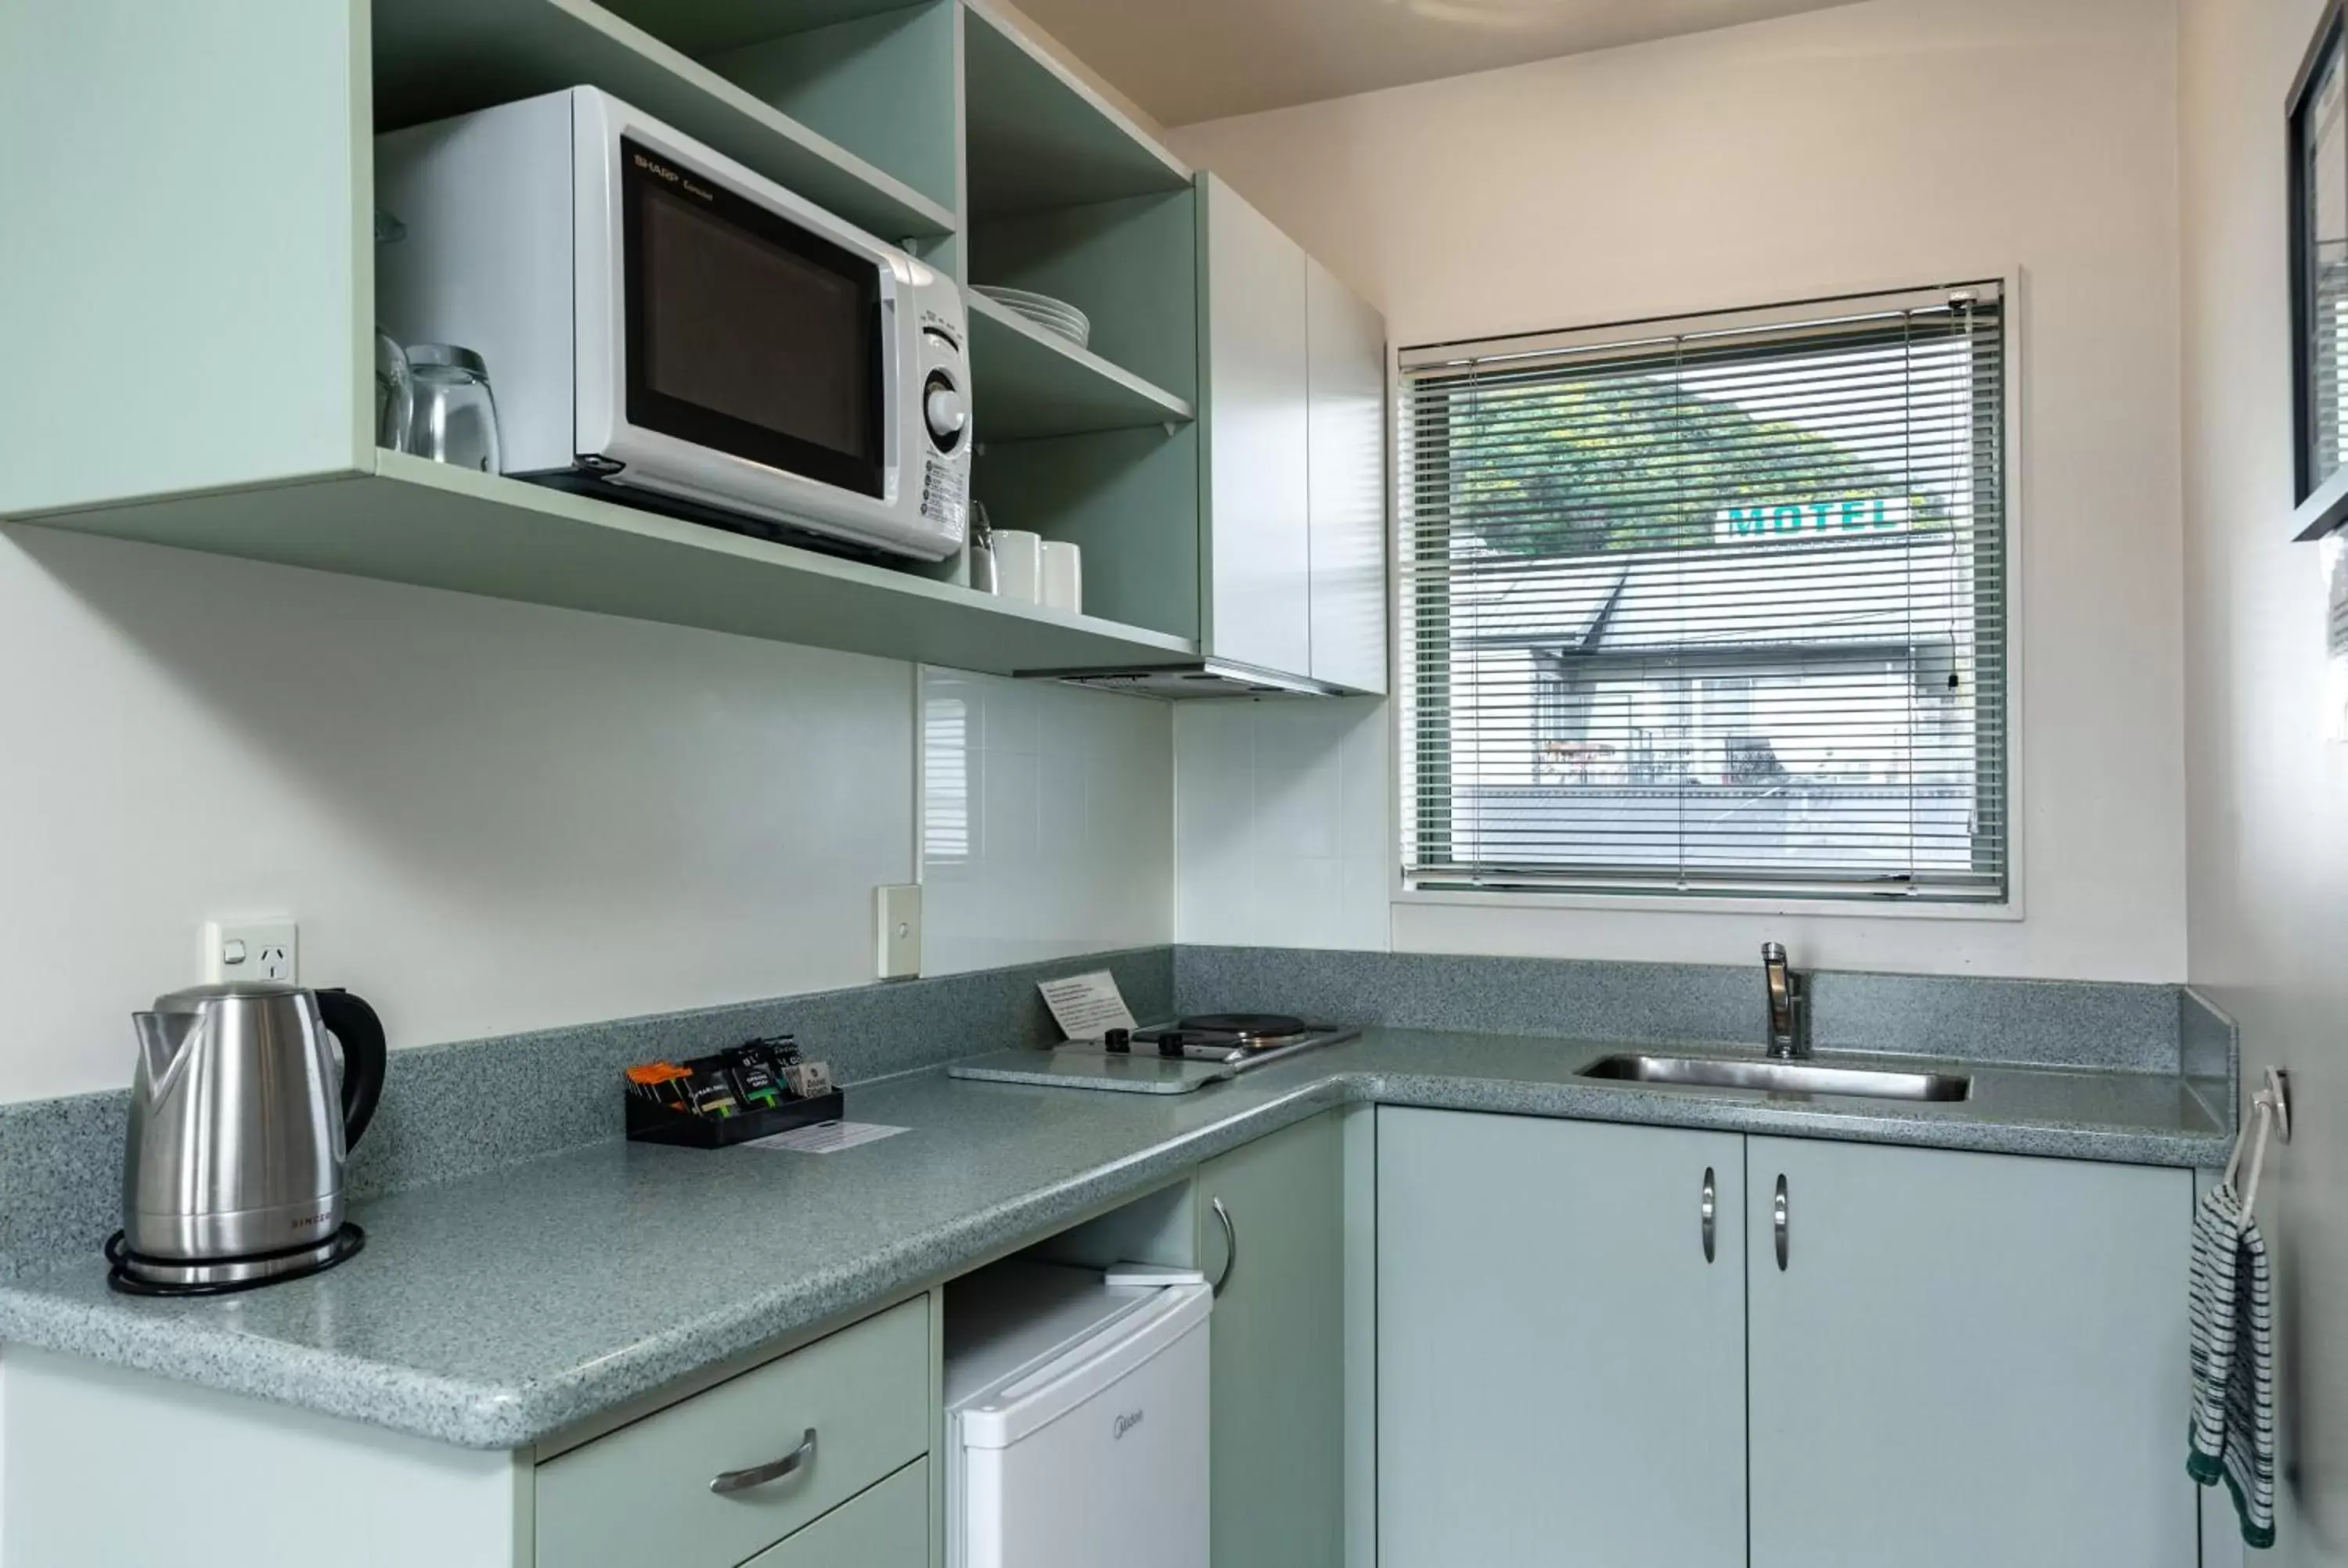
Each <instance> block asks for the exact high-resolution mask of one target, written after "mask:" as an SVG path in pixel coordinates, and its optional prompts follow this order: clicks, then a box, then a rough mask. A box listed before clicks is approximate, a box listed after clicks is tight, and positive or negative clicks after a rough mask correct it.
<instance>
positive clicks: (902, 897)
mask: <svg viewBox="0 0 2348 1568" xmlns="http://www.w3.org/2000/svg"><path fill="white" fill-rule="evenodd" d="M872 923H873V927H874V930H873V939H874V942H875V945H876V948H877V951H876V955H875V958H876V962H877V964H878V966H879V968H880V978H881V979H884V980H906V979H912V978H913V977H914V976H915V975H918V974H920V973H921V972H922V885H921V884H920V883H918V882H901V883H891V884H889V885H886V886H880V887H875V888H874V889H872Z"/></svg>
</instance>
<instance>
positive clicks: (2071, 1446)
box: [1746, 1138, 2199, 1568]
mask: <svg viewBox="0 0 2348 1568" xmlns="http://www.w3.org/2000/svg"><path fill="white" fill-rule="evenodd" d="M1747 1172H1748V1182H1747V1192H1746V1212H1747V1214H1748V1216H1749V1219H1748V1224H1749V1226H1750V1237H1751V1240H1750V1251H1749V1257H1750V1274H1751V1280H1752V1293H1751V1314H1752V1361H1753V1373H1752V1487H1753V1555H1752V1562H1753V1568H1879V1565H1880V1564H1884V1563H1899V1564H1900V1568H1982V1565H1984V1564H1991V1563H1995V1564H2000V1565H2002V1568H2024V1565H2033V1564H2044V1565H2045V1568H2086V1565H2100V1564H2106V1563H2109V1564H2115V1565H2116V1564H2120V1563H2127V1564H2128V1565H2129V1568H2192V1565H2193V1564H2194V1563H2197V1562H2198V1561H2199V1548H2198V1545H2197V1542H2196V1534H2195V1531H2196V1518H2197V1514H2196V1508H2197V1503H2196V1499H2195V1491H2194V1487H2193V1485H2192V1483H2191V1482H2190V1481H2188V1480H2187V1478H2186V1475H2185V1430H2186V1380H2185V1368H2186V1344H2185V1334H2186V1329H2185V1313H2184V1302H2185V1286H2186V1279H2185V1274H2186V1260H2187V1255H2188V1230H2189V1226H2190V1221H2191V1208H2192V1202H2193V1183H2192V1177H2191V1175H2190V1174H2189V1173H2187V1172H2184V1171H2165V1170H2146V1169H2139V1168H2136V1167H2131V1166H2125V1165H2106V1164H2090V1163H2076V1162H2069V1161H2057V1160H2028V1159H2018V1158H2013V1157H2010V1156H2004V1155H1993V1154H1970V1153H1944V1152H1941V1151H1937V1150H1924V1149H1892V1148H1879V1147H1871V1146H1868V1145H1863V1144H1854V1143H1811V1142H1804V1141H1797V1140H1790V1139H1780V1138H1755V1139H1752V1140H1751V1141H1750V1148H1749V1164H1748V1166H1747ZM1780 1177H1783V1178H1784V1180H1785V1183H1786V1209H1787V1258H1786V1266H1785V1268H1784V1269H1782V1270H1780V1269H1779V1268H1778V1266H1777V1264H1776V1251H1775V1245H1774V1238H1775V1224H1776V1219H1775V1214H1774V1212H1773V1210H1774V1205H1775V1203H1776V1184H1777V1182H1778V1180H1779V1178H1780Z"/></svg>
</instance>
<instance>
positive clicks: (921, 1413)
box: [537, 1296, 930, 1568]
mask: <svg viewBox="0 0 2348 1568" xmlns="http://www.w3.org/2000/svg"><path fill="white" fill-rule="evenodd" d="M929 1363H930V1324H929V1300H928V1298H927V1297H926V1296H924V1297H921V1298H919V1299H916V1300H912V1301H909V1302H906V1303H905V1304H904V1305H903V1306H901V1307H892V1308H891V1309H890V1310H889V1311H887V1312H884V1313H882V1314H880V1316H879V1317H868V1318H866V1319H865V1320H864V1321H863V1322H861V1323H859V1324H857V1325H856V1326H855V1327H851V1328H843V1329H841V1330H840V1331H839V1333H837V1334H834V1335H832V1336H831V1337H829V1338H828V1339H819V1340H817V1341H816V1342H815V1343H814V1344H812V1345H809V1346H808V1347H807V1348H805V1349H802V1350H798V1351H794V1352H793V1353H792V1354H790V1355H788V1356H786V1357H784V1358H781V1359H780V1360H778V1361H773V1362H769V1363H768V1364H767V1365H766V1366H764V1367H761V1368H758V1369H757V1370H756V1371H754V1372H746V1373H744V1374H743V1375H742V1376H740V1377H738V1378H734V1379H733V1380H732V1381H730V1382H726V1383H721V1384H719V1385H718V1386H717V1387H716V1388H714V1389H710V1390H709V1391H708V1392H706V1393H704V1394H696V1395H695V1396H694V1397H693V1398H692V1399H686V1400H685V1401H684V1402H683V1403H682V1404H677V1405H673V1406H671V1407H670V1408H669V1409H665V1410H663V1411H661V1412H660V1413H659V1414H658V1415H654V1416H647V1417H646V1418H645V1419H643V1420H641V1421H638V1422H636V1423H634V1424H633V1425H632V1426H627V1427H623V1428H622V1429H620V1430H618V1431H616V1432H613V1433H612V1434H611V1435H610V1436H609V1437H604V1438H598V1439H597V1440H595V1441H593V1442H592V1443H589V1444H587V1445H586V1446H585V1447H584V1448H579V1449H573V1450H572V1451H571V1452H569V1453H567V1454H564V1455H562V1456H561V1457H560V1458H559V1459H555V1460H550V1461H549V1462H547V1463H546V1464H543V1465H541V1466H540V1467H539V1469H538V1474H537V1483H538V1568H643V1564H644V1563H660V1564H662V1565H663V1568H735V1565H736V1564H737V1563H741V1562H743V1561H744V1560H745V1559H746V1558H748V1557H750V1556H751V1555H753V1554H754V1553H757V1552H758V1551H759V1550H760V1549H761V1548H764V1547H767V1546H770V1545H772V1544H773V1543H775V1542H778V1541H780V1540H781V1539H782V1538H783V1537H784V1536H787V1535H788V1534H790V1533H791V1532H793V1531H795V1530H798V1529H799V1528H800V1527H801V1526H802V1525H805V1524H808V1523H809V1522H812V1521H814V1520H816V1519H818V1518H819V1517H821V1516H822V1515H823V1514H824V1513H825V1512H828V1511H829V1510H830V1509H833V1508H835V1507H837V1506H839V1504H840V1503H842V1502H845V1501H847V1500H849V1499H850V1498H851V1497H854V1496H856V1494H857V1493H859V1492H860V1491H863V1490H864V1489H865V1488H867V1487H869V1486H870V1485H871V1484H872V1483H873V1482H875V1481H879V1480H880V1479H881V1478H882V1477H883V1476H886V1475H889V1474H890V1473H891V1471H896V1470H898V1469H900V1468H901V1467H902V1466H903V1465H904V1464H905V1463H906V1462H907V1461H909V1460H914V1459H918V1458H921V1457H922V1455H924V1454H926V1453H927V1452H928V1450H929V1446H930V1444H929V1428H930V1419H929V1382H930V1378H929ZM810 1429H812V1430H814V1432H815V1434H816V1443H815V1449H814V1451H813V1453H812V1454H811V1455H810V1456H809V1458H808V1460H806V1461H805V1462H804V1463H802V1464H801V1465H799V1466H798V1468H797V1469H795V1470H794V1471H792V1472H791V1473H789V1474H788V1475H784V1476H781V1477H778V1478H777V1479H776V1480H773V1481H767V1482H766V1483H765V1484H763V1485H759V1486H753V1487H750V1488H747V1490H744V1491H734V1492H730V1493H727V1494H726V1495H724V1496H720V1495H718V1494H716V1493H715V1492H712V1491H710V1490H709V1483H710V1481H711V1480H712V1478H714V1477H716V1476H717V1475H718V1474H720V1473H721V1472H724V1471H738V1470H742V1469H745V1468H747V1467H750V1466H755V1465H762V1464H766V1463H767V1462H769V1461H771V1460H777V1459H780V1458H782V1457H783V1456H784V1455H786V1454H788V1453H790V1452H791V1451H792V1450H794V1449H796V1448H798V1446H799V1442H800V1439H801V1437H802V1435H803V1434H805V1433H806V1432H807V1431H808V1430H810Z"/></svg>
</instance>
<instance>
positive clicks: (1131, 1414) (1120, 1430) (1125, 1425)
mask: <svg viewBox="0 0 2348 1568" xmlns="http://www.w3.org/2000/svg"><path fill="white" fill-rule="evenodd" d="M1141 1415H1142V1412H1140V1411H1139V1410H1129V1411H1128V1412H1127V1413H1125V1414H1124V1415H1121V1416H1119V1417H1117V1430H1115V1431H1114V1432H1111V1433H1110V1434H1109V1436H1110V1438H1111V1440H1116V1439H1119V1438H1122V1437H1124V1436H1125V1434H1126V1433H1128V1432H1129V1431H1131V1430H1133V1429H1134V1428H1136V1427H1138V1426H1139V1425H1140V1424H1141Z"/></svg>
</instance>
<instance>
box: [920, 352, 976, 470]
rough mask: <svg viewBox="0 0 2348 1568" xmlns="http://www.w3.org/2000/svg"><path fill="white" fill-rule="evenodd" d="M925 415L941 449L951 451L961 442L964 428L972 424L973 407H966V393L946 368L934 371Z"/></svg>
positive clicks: (926, 391) (924, 397) (925, 395)
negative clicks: (955, 383) (957, 387)
mask: <svg viewBox="0 0 2348 1568" xmlns="http://www.w3.org/2000/svg"><path fill="white" fill-rule="evenodd" d="M922 420H923V421H924V422H925V423H926V424H927V425H929V427H930V439H931V440H932V441H934V442H936V443H937V446H938V450H939V451H941V452H951V451H953V449H954V447H955V446H958V445H960V443H961V441H962V433H963V426H965V425H968V424H969V423H970V410H969V409H967V408H965V407H963V401H962V393H961V392H960V391H959V390H957V389H956V388H955V386H954V384H953V382H952V381H950V380H948V379H947V378H946V373H945V372H943V371H942V370H933V371H932V372H930V378H929V380H928V381H927V382H926V383H925V384H924V390H923V393H922Z"/></svg>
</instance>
